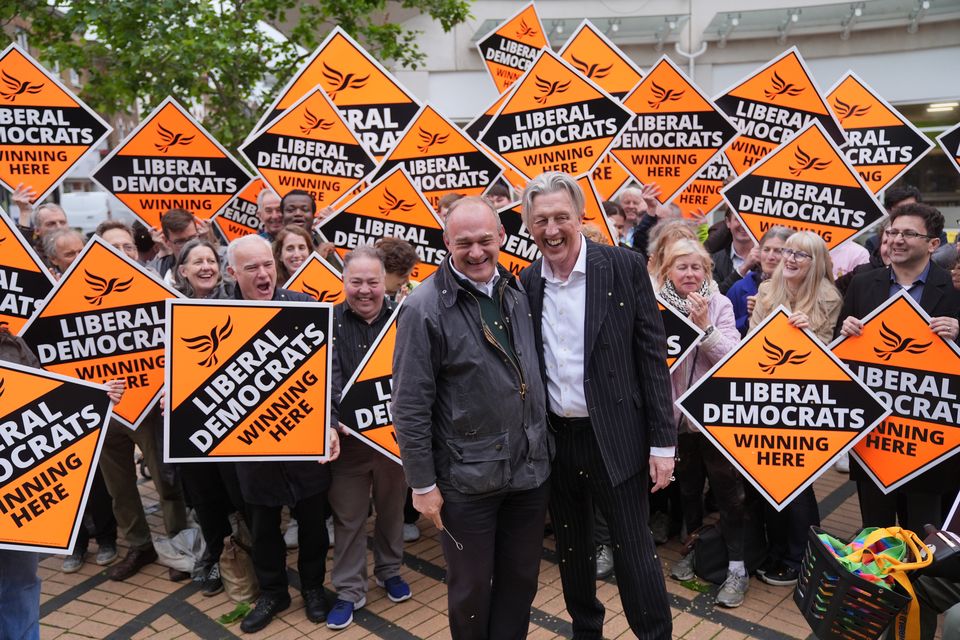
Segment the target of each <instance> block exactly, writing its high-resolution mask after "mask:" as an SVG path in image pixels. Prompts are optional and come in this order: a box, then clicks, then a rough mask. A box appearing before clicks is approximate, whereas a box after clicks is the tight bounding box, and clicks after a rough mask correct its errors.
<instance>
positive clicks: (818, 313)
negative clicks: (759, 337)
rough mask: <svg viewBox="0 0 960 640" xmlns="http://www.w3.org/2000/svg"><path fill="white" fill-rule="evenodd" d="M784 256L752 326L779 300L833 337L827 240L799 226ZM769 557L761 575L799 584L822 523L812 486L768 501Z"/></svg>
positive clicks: (802, 325)
mask: <svg viewBox="0 0 960 640" xmlns="http://www.w3.org/2000/svg"><path fill="white" fill-rule="evenodd" d="M782 254H783V261H782V262H781V263H780V265H779V266H778V267H777V268H776V269H775V270H774V272H773V276H771V277H770V279H769V280H768V281H766V282H764V283H762V284H761V285H760V289H759V290H758V292H757V300H756V305H755V306H754V309H753V316H752V317H751V318H750V328H751V329H752V328H753V327H755V326H757V325H758V324H760V323H761V322H763V320H764V319H766V317H767V316H768V315H769V314H770V313H771V312H772V311H773V310H774V309H776V308H777V307H778V306H780V305H784V306H785V307H786V308H787V309H789V310H790V324H792V325H793V326H795V327H797V328H798V329H809V330H810V331H811V332H813V334H814V335H816V336H817V337H818V338H819V339H820V340H821V341H822V342H823V343H827V342H829V341H830V340H831V339H832V338H833V328H834V326H835V325H836V323H837V318H838V317H839V315H840V307H841V305H842V303H843V299H842V298H841V296H840V292H839V291H837V288H836V287H835V286H834V284H833V267H832V265H831V262H830V252H829V251H828V250H827V245H826V243H824V241H823V240H822V239H821V238H820V236H818V235H817V234H815V233H813V232H812V231H798V232H797V233H795V234H793V235H792V236H790V237H789V238H787V241H786V242H785V243H784V245H783V251H782ZM765 520H766V525H767V540H768V542H769V543H770V552H769V555H768V556H767V561H766V562H765V563H764V564H763V566H761V567H760V569H758V570H757V574H758V575H759V576H760V579H761V580H763V581H764V582H766V583H767V584H772V585H775V586H790V585H793V584H796V582H797V575H798V572H799V570H800V561H801V560H802V559H803V551H804V548H805V547H806V541H807V529H809V527H810V526H820V511H819V509H818V508H817V496H816V495H815V494H814V492H813V486H812V485H811V486H810V487H808V488H806V489H805V490H804V491H803V492H802V493H800V495H798V496H797V497H796V499H794V501H793V502H791V503H790V504H789V505H787V506H786V507H785V508H784V509H783V510H782V511H780V512H777V511H776V510H775V509H773V507H771V506H770V505H766V518H765Z"/></svg>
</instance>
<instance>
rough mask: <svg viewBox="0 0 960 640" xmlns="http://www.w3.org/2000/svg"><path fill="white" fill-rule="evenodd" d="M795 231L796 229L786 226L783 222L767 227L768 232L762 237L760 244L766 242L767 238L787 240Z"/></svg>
mask: <svg viewBox="0 0 960 640" xmlns="http://www.w3.org/2000/svg"><path fill="white" fill-rule="evenodd" d="M794 233H796V231H794V230H793V229H791V228H790V227H785V226H783V225H782V224H775V225H773V226H772V227H770V228H769V229H767V232H766V233H765V234H763V236H762V237H761V238H760V246H763V245H764V244H766V242H767V240H777V239H779V240H786V239H787V238H789V237H790V236H792V235H793V234H794Z"/></svg>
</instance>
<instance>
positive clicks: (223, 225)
mask: <svg viewBox="0 0 960 640" xmlns="http://www.w3.org/2000/svg"><path fill="white" fill-rule="evenodd" d="M263 187H264V184H263V180H261V179H260V178H254V179H252V180H251V181H250V182H248V183H247V186H245V187H244V188H243V189H241V190H240V193H238V194H237V195H235V196H234V197H233V200H231V201H230V202H229V203H227V206H226V207H225V208H224V209H223V210H222V211H221V212H220V213H218V214H217V215H216V217H215V218H214V219H213V222H214V224H216V225H217V228H218V229H220V232H221V233H222V234H223V236H224V237H225V238H226V239H227V242H228V243H230V242H232V241H234V240H236V239H237V238H240V237H243V236H249V235H251V234H255V233H260V229H261V228H262V227H263V225H262V224H261V222H260V218H259V217H258V216H257V209H258V207H257V196H258V195H260V192H261V191H263Z"/></svg>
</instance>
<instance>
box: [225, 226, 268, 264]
mask: <svg viewBox="0 0 960 640" xmlns="http://www.w3.org/2000/svg"><path fill="white" fill-rule="evenodd" d="M248 244H260V245H262V246H264V247H266V248H267V251H269V252H270V255H271V257H272V256H273V246H272V245H271V244H270V241H269V240H267V239H266V238H264V237H263V236H258V235H256V234H253V233H252V234H250V235H247V236H240V237H239V238H236V239H235V240H233V241H232V242H231V243H230V244H228V245H227V264H228V265H230V266H231V267H233V268H234V269H236V268H237V249H238V248H240V247H243V246H246V245H248Z"/></svg>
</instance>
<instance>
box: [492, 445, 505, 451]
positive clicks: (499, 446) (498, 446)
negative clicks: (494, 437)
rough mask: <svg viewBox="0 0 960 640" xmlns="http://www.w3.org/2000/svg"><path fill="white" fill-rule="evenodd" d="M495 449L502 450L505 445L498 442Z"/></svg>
mask: <svg viewBox="0 0 960 640" xmlns="http://www.w3.org/2000/svg"><path fill="white" fill-rule="evenodd" d="M494 449H496V450H497V451H500V450H502V449H503V445H502V444H498V445H497V446H495V447H494Z"/></svg>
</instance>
